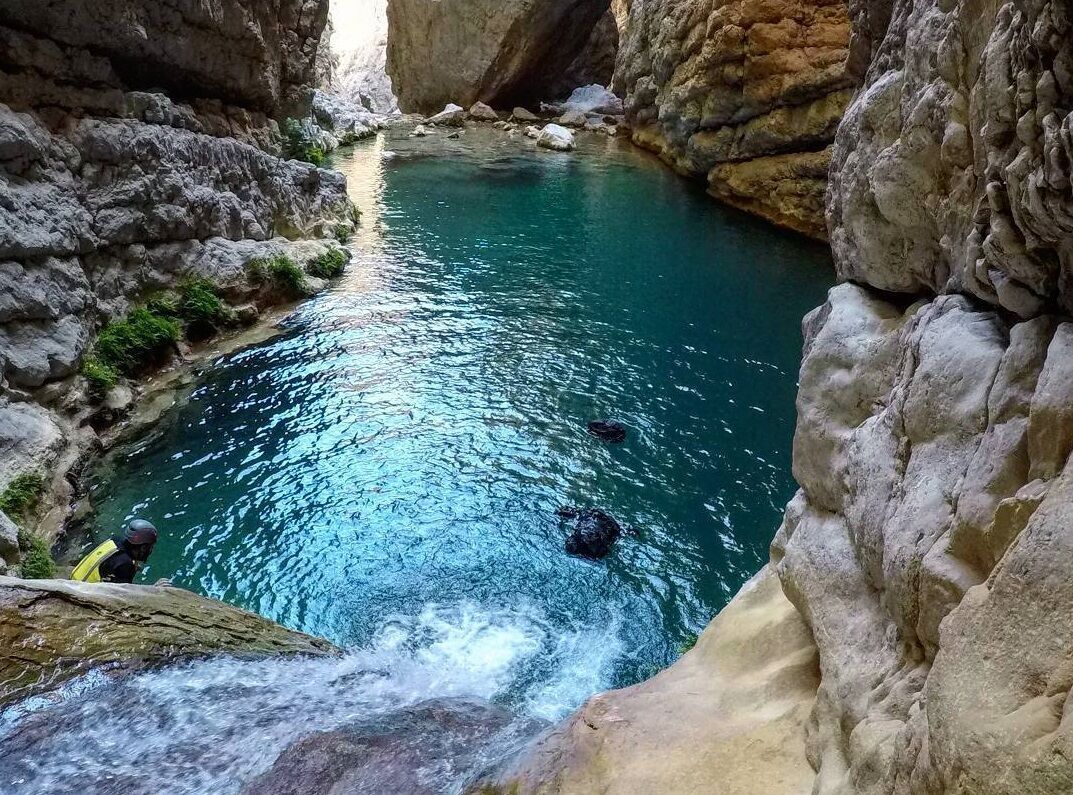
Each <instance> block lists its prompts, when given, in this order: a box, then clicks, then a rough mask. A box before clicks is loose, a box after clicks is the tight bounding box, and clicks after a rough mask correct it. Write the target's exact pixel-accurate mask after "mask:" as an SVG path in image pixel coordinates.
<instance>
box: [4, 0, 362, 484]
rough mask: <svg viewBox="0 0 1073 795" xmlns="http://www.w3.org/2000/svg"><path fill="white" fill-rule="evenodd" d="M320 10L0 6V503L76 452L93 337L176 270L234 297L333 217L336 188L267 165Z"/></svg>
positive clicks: (275, 162)
mask: <svg viewBox="0 0 1073 795" xmlns="http://www.w3.org/2000/svg"><path fill="white" fill-rule="evenodd" d="M326 13H327V2H326V0H280V1H279V2H277V3H274V4H268V5H265V4H262V3H252V2H248V0H207V1H206V2H192V0H165V1H164V2H134V3H130V2H122V3H120V2H112V0H104V1H103V2H100V3H96V4H86V3H74V4H72V3H61V2H58V1H54V0H46V1H45V2H24V0H10V1H9V2H4V3H0V51H2V52H3V53H4V56H3V57H2V58H0V487H3V486H4V485H6V483H7V482H8V481H9V480H10V479H11V478H12V477H13V476H14V475H16V474H17V473H18V472H20V471H24V470H27V469H33V470H36V471H39V472H42V471H48V470H49V469H50V468H51V467H53V466H54V465H58V464H57V462H58V460H59V459H63V460H64V461H66V462H67V464H66V465H69V464H70V463H73V460H74V458H75V457H76V456H74V455H62V454H63V451H64V449H65V445H66V444H68V443H72V444H73V443H74V442H73V441H72V440H73V439H74V437H75V436H77V437H78V438H79V439H80V440H81V441H80V442H79V443H80V444H81V443H84V442H87V440H86V438H85V436H86V435H87V434H88V435H89V436H92V432H91V431H89V430H86V431H82V430H78V429H77V427H76V426H77V422H76V416H75V415H77V413H78V405H76V404H77V403H78V400H77V399H76V398H77V395H78V394H79V389H78V387H77V381H78V379H74V378H70V376H72V375H73V374H75V373H76V372H77V371H78V370H79V368H80V366H81V363H82V359H83V356H84V354H85V352H86V351H87V349H88V347H89V346H90V345H91V343H92V341H93V337H94V335H95V332H96V331H97V329H98V328H99V327H100V325H101V324H103V323H104V322H106V321H107V320H109V319H110V318H112V317H114V316H116V315H118V314H121V313H123V312H125V311H126V310H127V309H128V308H129V307H130V306H131V303H132V301H135V300H137V299H139V298H140V297H143V296H144V295H145V294H146V293H147V292H149V291H151V290H155V289H160V288H163V287H167V286H170V285H172V284H174V283H175V282H176V281H178V280H180V279H181V278H183V277H184V276H185V275H187V274H190V273H197V274H200V275H203V276H206V277H208V278H210V279H212V280H213V281H215V282H217V283H220V284H221V285H222V286H224V287H232V286H235V285H236V284H240V283H244V278H245V277H244V272H243V264H244V263H245V262H246V261H247V260H249V259H251V258H253V257H255V256H261V255H264V254H269V253H272V252H275V251H280V250H282V249H283V248H285V247H286V246H288V245H289V243H288V239H295V238H300V237H305V236H314V237H319V236H322V235H323V234H326V233H327V231H328V230H329V228H330V226H331V225H334V223H336V222H337V221H339V220H342V219H344V218H345V217H346V215H347V214H348V211H349V202H348V200H347V198H346V191H345V188H346V186H345V181H344V179H343V178H342V176H341V175H338V174H336V173H333V172H329V171H324V170H319V169H316V168H314V167H312V166H310V165H307V164H304V163H297V162H294V161H282V160H281V159H280V158H279V157H277V156H276V152H277V151H278V148H277V143H276V137H277V136H276V134H277V125H276V122H275V121H274V118H275V117H282V116H283V115H286V114H290V113H304V112H306V111H307V110H308V107H309V102H308V98H309V95H310V94H311V91H310V89H309V86H308V83H309V81H310V79H311V78H312V75H313V61H314V55H315V51H316V48H317V41H318V38H319V36H320V33H321V30H322V29H323V27H324V24H325V19H326ZM147 89H148V90H147ZM162 89H163V91H162ZM164 92H171V93H170V94H169V93H164ZM355 123H356V122H355ZM65 395H66V396H67V397H65ZM68 397H70V398H71V399H70V400H68V399H67V398H68ZM38 402H40V403H42V404H47V405H48V408H47V409H45V408H42V407H41V406H40V405H37V403H38ZM61 415H63V416H61ZM68 415H69V416H68Z"/></svg>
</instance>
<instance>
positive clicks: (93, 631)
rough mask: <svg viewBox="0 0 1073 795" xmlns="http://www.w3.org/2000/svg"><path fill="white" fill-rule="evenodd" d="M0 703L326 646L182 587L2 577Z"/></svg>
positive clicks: (310, 651) (312, 651)
mask: <svg viewBox="0 0 1073 795" xmlns="http://www.w3.org/2000/svg"><path fill="white" fill-rule="evenodd" d="M0 649H3V650H4V653H3V655H0V682H3V683H4V687H3V692H2V694H0V701H4V702H9V701H13V700H17V699H20V698H24V697H26V696H27V695H30V694H31V693H34V692H39V691H41V690H44V689H48V688H52V687H55V686H56V685H58V684H60V683H62V682H63V681H65V680H67V679H70V678H72V677H75V676H78V675H80V674H83V673H85V672H87V671H89V670H90V669H92V668H94V667H97V666H102V665H109V664H113V663H137V664H139V665H141V664H146V663H151V662H156V661H159V660H162V659H176V658H181V657H190V656H200V655H204V654H208V653H211V652H236V653H243V654H284V653H286V654H298V653H301V654H327V653H331V652H333V651H334V647H333V646H332V645H331V644H330V643H328V642H327V641H323V640H320V639H319V638H313V637H310V636H308V635H303V634H301V633H298V632H292V631H290V630H288V629H284V628H283V627H281V626H279V625H278V624H276V623H273V622H271V621H268V620H267V619H264V618H261V617H260V616H257V615H254V614H253V613H247V612H246V611H244V610H239V609H237V608H234V607H231V606H229V605H226V604H224V603H223V602H218V601H216V600H214V599H206V598H204V597H202V596H197V595H196V594H193V593H191V592H190V591H185V590H183V589H181V588H156V587H150V586H145V585H110V584H100V585H89V584H86V583H76V582H70V581H67V580H20V579H13V578H10V577H0Z"/></svg>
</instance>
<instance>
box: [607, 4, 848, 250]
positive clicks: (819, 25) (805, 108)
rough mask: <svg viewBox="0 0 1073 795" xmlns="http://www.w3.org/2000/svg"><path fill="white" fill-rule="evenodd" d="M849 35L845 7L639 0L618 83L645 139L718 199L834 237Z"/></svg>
mask: <svg viewBox="0 0 1073 795" xmlns="http://www.w3.org/2000/svg"><path fill="white" fill-rule="evenodd" d="M849 32H850V25H849V16H848V12H847V8H846V4H845V3H844V2H842V0H785V2H761V1H760V0H656V2H645V3H633V4H632V5H631V6H630V8H629V18H628V22H627V23H626V29H625V32H624V33H623V38H622V42H621V46H620V49H619V56H618V64H617V70H616V76H615V88H616V93H618V94H620V95H622V96H624V97H625V104H626V119H627V121H628V122H629V124H630V126H631V127H632V135H633V140H634V141H635V142H636V143H638V144H640V145H641V146H644V147H647V148H649V149H652V150H653V151H655V152H657V153H659V155H660V156H661V157H662V158H663V159H664V160H665V161H667V162H668V163H669V164H671V165H672V166H673V167H674V168H676V169H677V170H679V171H680V172H682V173H684V174H688V175H691V176H696V177H699V178H704V179H707V181H708V184H709V190H710V192H711V193H712V194H713V195H714V196H716V197H717V198H719V199H721V200H723V201H726V202H728V203H730V204H733V205H736V206H739V207H742V208H744V209H746V210H748V211H750V212H753V213H755V214H757V215H760V216H762V217H765V218H768V219H769V220H771V221H774V222H775V223H777V224H780V225H783V226H787V227H790V228H791V229H796V230H798V231H801V232H805V233H806V234H809V235H812V236H815V237H824V236H825V234H826V225H825V222H824V191H825V188H826V170H827V164H828V163H829V162H830V149H829V146H830V144H831V142H832V141H833V139H834V135H835V131H836V129H837V127H838V123H839V121H840V120H841V118H842V113H843V110H844V109H845V107H846V104H847V103H848V102H849V99H850V96H851V94H852V89H853V85H854V80H853V76H852V75H851V74H849V73H848V72H847V69H846V59H847V55H848V51H849V50H848V46H849Z"/></svg>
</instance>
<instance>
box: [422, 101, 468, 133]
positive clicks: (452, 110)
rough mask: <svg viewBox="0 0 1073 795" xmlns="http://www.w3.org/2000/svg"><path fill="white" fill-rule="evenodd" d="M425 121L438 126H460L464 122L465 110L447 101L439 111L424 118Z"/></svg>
mask: <svg viewBox="0 0 1073 795" xmlns="http://www.w3.org/2000/svg"><path fill="white" fill-rule="evenodd" d="M425 123H426V124H435V125H438V126H440V127H461V126H462V125H463V124H465V123H466V111H465V110H463V109H462V107H461V106H460V105H455V104H454V103H448V104H447V105H446V106H445V107H444V109H443V110H441V111H440V112H439V113H437V114H435V115H433V116H429V117H428V118H427V119H425Z"/></svg>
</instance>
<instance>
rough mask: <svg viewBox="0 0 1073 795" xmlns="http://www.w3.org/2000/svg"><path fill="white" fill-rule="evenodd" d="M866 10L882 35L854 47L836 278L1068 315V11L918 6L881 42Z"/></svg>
mask: <svg viewBox="0 0 1073 795" xmlns="http://www.w3.org/2000/svg"><path fill="white" fill-rule="evenodd" d="M861 6H862V8H861V10H862V13H864V14H866V15H867V19H869V20H872V21H873V25H874V26H879V29H878V30H872V29H868V30H867V31H862V33H861V34H860V35H858V36H857V39H858V43H857V45H856V46H857V50H858V52H857V53H856V56H857V60H861V61H864V60H866V59H867V58H868V56H869V55H871V56H872V66H871V68H870V69H869V70H868V73H867V76H866V79H865V84H864V88H863V89H862V91H861V92H860V93H859V94H858V96H857V97H856V99H855V100H854V102H853V104H852V105H851V106H850V109H849V111H848V112H847V114H846V121H845V123H844V124H843V125H842V127H841V129H840V130H839V134H838V138H837V141H836V144H835V157H834V166H833V168H832V170H831V192H830V195H829V198H828V209H829V213H830V218H831V229H832V237H831V243H832V247H833V249H834V253H835V259H836V264H837V267H838V269H839V273H840V275H841V276H843V277H844V278H852V279H856V280H860V281H863V282H866V283H868V284H872V285H874V286H876V287H879V288H882V289H886V290H896V291H900V292H916V291H932V292H939V291H944V290H948V291H949V290H956V291H963V292H966V293H969V294H971V295H973V296H975V297H977V298H979V299H980V300H982V301H984V302H986V303H988V304H992V305H994V306H1000V307H1002V308H1004V309H1006V310H1009V311H1010V312H1013V313H1014V314H1016V315H1018V316H1020V317H1022V318H1027V317H1032V316H1034V315H1036V314H1039V313H1041V312H1043V311H1046V310H1047V309H1048V308H1050V307H1053V306H1055V305H1057V306H1061V307H1062V308H1063V309H1064V310H1066V311H1070V310H1073V292H1071V287H1070V279H1069V273H1070V270H1071V268H1073V242H1071V240H1073V238H1071V233H1073V196H1071V195H1070V191H1069V185H1070V178H1071V176H1073V170H1071V166H1070V163H1071V160H1070V156H1071V154H1073V151H1071V144H1070V129H1071V125H1073V120H1071V119H1073V117H1071V116H1070V100H1071V98H1073V75H1071V66H1070V63H1071V59H1073V35H1071V31H1073V28H1071V23H1070V9H1069V7H1068V4H1067V3H1061V2H1058V3H1054V2H1044V1H1043V0H1030V2H1026V3H1019V4H1014V3H996V4H992V5H989V6H987V8H986V10H983V9H980V8H977V7H975V6H968V5H966V4H964V3H955V4H953V5H950V6H947V5H944V4H941V3H938V2H923V3H917V4H913V5H912V6H907V7H905V8H904V9H903V8H899V13H898V14H896V15H894V17H893V18H892V19H893V21H892V22H891V23H890V25H889V27H886V28H885V29H884V27H883V20H884V19H885V18H886V17H885V16H884V14H883V13H882V7H883V4H882V3H871V2H865V3H862V4H861ZM921 53H930V54H931V55H930V59H923V60H922V58H921V56H920V54H921Z"/></svg>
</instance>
